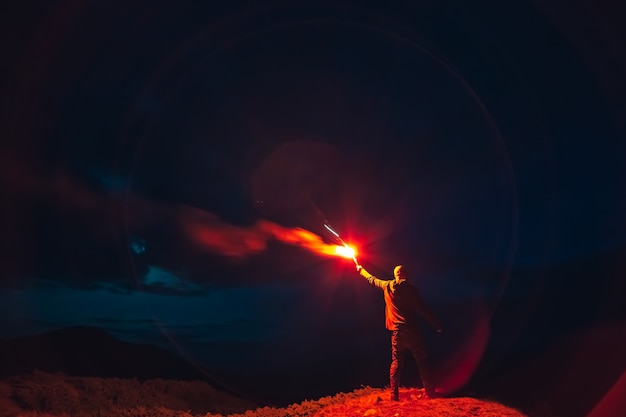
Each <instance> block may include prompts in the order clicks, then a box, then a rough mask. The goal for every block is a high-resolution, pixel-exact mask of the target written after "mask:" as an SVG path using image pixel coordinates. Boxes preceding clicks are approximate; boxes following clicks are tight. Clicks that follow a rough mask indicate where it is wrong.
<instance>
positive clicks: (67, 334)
mask: <svg viewBox="0 0 626 417" xmlns="http://www.w3.org/2000/svg"><path fill="white" fill-rule="evenodd" d="M35 369H38V370H40V371H44V372H50V373H57V372H60V373H63V374H65V375H70V376H93V377H103V378H114V377H115V378H137V379H139V380H146V379H154V378H163V379H178V380H187V381H190V380H205V381H207V382H210V383H211V384H212V385H214V386H215V385H218V384H215V381H211V380H210V377H209V376H208V374H207V373H206V372H203V370H201V369H200V368H198V367H196V366H194V365H193V364H191V363H189V362H187V361H185V360H184V359H182V358H180V357H178V356H176V355H174V354H172V353H170V352H168V351H166V350H164V349H161V348H159V347H157V346H155V345H150V344H135V343H129V342H124V341H121V340H119V339H116V338H115V337H113V336H111V335H110V334H109V333H107V332H105V331H104V330H102V329H100V328H96V327H82V326H79V327H68V328H63V329H59V330H54V331H51V332H48V333H43V334H39V335H34V336H27V337H20V338H16V339H10V340H0V377H8V376H13V375H18V374H23V373H29V372H31V371H33V370H35ZM216 388H223V387H217V386H216Z"/></svg>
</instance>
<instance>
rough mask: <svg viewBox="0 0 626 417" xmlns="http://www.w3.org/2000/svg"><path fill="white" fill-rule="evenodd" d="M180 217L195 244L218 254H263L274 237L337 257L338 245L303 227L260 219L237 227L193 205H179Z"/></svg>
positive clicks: (188, 235) (311, 250) (317, 252)
mask: <svg viewBox="0 0 626 417" xmlns="http://www.w3.org/2000/svg"><path fill="white" fill-rule="evenodd" d="M178 218H179V221H180V223H181V225H182V227H183V230H184V231H185V235H186V237H187V238H188V239H189V240H190V241H191V242H192V243H194V244H195V245H197V247H198V248H199V249H202V250H205V251H208V252H212V253H215V254H218V255H223V256H230V257H244V256H248V255H252V254H256V253H260V252H263V251H264V250H265V249H266V248H267V244H268V242H269V241H271V240H274V241H278V242H281V243H284V244H288V245H293V246H298V247H301V248H303V249H306V250H308V251H310V252H313V253H316V254H319V255H327V256H338V254H337V252H336V250H335V248H336V245H331V244H327V243H325V242H324V241H323V239H322V237H321V236H319V235H317V234H315V233H313V232H310V231H308V230H305V229H302V228H288V227H284V226H281V225H279V224H276V223H273V222H270V221H268V220H259V221H258V222H257V223H256V224H255V225H254V226H252V227H241V226H234V225H230V224H226V223H223V222H221V221H220V220H219V219H218V218H217V217H216V216H214V215H212V214H210V213H207V212H205V211H202V210H199V209H195V208H191V207H180V208H179V209H178Z"/></svg>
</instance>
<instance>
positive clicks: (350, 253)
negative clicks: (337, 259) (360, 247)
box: [335, 245, 356, 259]
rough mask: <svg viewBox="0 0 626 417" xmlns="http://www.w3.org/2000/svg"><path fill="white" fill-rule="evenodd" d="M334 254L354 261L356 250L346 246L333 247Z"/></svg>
mask: <svg viewBox="0 0 626 417" xmlns="http://www.w3.org/2000/svg"><path fill="white" fill-rule="evenodd" d="M335 252H336V253H337V255H339V256H341V257H344V258H348V259H356V250H355V249H354V248H352V247H350V246H348V245H345V246H339V245H337V246H335Z"/></svg>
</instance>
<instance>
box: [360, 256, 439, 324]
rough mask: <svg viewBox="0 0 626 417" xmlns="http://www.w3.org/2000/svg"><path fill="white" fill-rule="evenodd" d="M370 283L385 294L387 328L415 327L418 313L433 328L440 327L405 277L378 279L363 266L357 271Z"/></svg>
mask: <svg viewBox="0 0 626 417" xmlns="http://www.w3.org/2000/svg"><path fill="white" fill-rule="evenodd" d="M359 273H360V274H361V276H363V277H364V278H365V279H366V280H367V281H368V282H369V283H370V284H372V285H374V286H376V287H378V288H381V289H382V290H383V293H384V295H385V327H387V330H401V329H402V328H403V327H405V326H410V327H414V328H416V327H417V325H418V323H417V317H418V315H419V316H421V317H422V318H424V319H425V320H426V321H427V322H428V323H429V324H430V325H431V326H432V327H433V329H435V330H437V329H440V328H441V326H440V324H439V321H438V320H437V318H436V317H435V316H434V315H433V314H432V312H431V311H430V310H429V309H428V307H427V306H426V304H425V303H424V301H422V298H421V297H420V295H419V293H418V292H417V289H416V288H415V286H413V284H411V283H410V282H409V281H407V280H406V279H400V280H397V281H396V280H395V279H392V280H382V279H378V278H376V277H375V276H373V275H372V274H370V273H369V272H367V271H366V270H365V269H364V268H362V269H361V271H360V272H359Z"/></svg>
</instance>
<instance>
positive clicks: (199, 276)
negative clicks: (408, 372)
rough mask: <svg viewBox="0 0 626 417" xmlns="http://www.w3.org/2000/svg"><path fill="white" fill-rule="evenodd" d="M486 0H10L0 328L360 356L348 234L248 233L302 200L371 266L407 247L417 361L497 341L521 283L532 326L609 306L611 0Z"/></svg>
mask: <svg viewBox="0 0 626 417" xmlns="http://www.w3.org/2000/svg"><path fill="white" fill-rule="evenodd" d="M357 3H358V5H356V4H357ZM492 3H493V4H492ZM496 3H497V2H482V1H479V2H473V4H472V5H468V4H464V2H458V4H457V2H452V3H446V5H445V6H444V5H440V4H438V3H437V2H430V1H425V2H399V3H397V4H396V5H394V6H382V5H368V4H366V3H362V2H352V3H351V2H345V3H338V2H328V3H327V2H320V3H315V4H308V3H302V4H288V3H280V2H265V3H263V4H262V5H261V4H260V3H259V4H256V5H250V4H243V3H240V2H224V3H223V4H220V3H217V2H213V4H199V3H195V2H184V1H183V2H161V3H158V4H154V3H153V2H149V1H145V2H132V3H131V4H130V5H129V4H127V3H126V2H117V1H114V2H106V3H103V2H100V3H93V4H90V5H84V4H76V3H74V2H70V1H49V2H34V1H30V2H25V3H20V5H13V6H10V7H11V8H12V9H11V10H9V11H8V12H7V13H4V17H3V18H2V19H3V28H4V29H3V37H4V39H5V40H6V42H4V44H3V55H4V56H5V58H6V59H3V62H4V63H3V66H2V68H1V70H2V75H3V77H2V80H3V84H2V88H3V89H2V113H1V114H0V117H1V119H0V120H1V125H0V136H1V137H2V138H3V139H2V144H3V151H2V155H1V158H2V164H1V165H2V168H1V171H0V175H1V176H0V186H1V187H2V190H3V191H2V192H3V194H4V195H5V196H8V198H7V199H6V201H7V202H6V203H5V204H4V206H3V216H2V222H3V223H2V227H3V230H4V232H3V236H2V238H1V240H0V242H1V244H2V254H3V264H4V268H3V271H2V280H1V282H0V284H1V285H2V288H1V291H0V299H1V301H2V302H0V312H1V313H2V314H1V315H0V325H1V326H0V336H2V337H5V338H6V337H15V336H19V335H26V334H31V333H36V332H41V331H46V330H49V329H53V328H58V327H63V326H69V325H83V324H87V325H95V326H100V327H103V328H104V329H107V330H109V331H112V332H113V333H114V334H116V335H118V336H120V337H122V338H124V339H126V340H131V341H150V342H154V343H158V344H160V345H162V346H165V347H168V348H171V349H174V350H176V351H178V352H179V353H182V354H184V355H187V356H188V357H189V358H191V359H193V360H194V361H196V362H198V363H201V364H203V365H205V366H208V367H210V368H220V369H223V370H224V369H225V370H233V373H235V372H239V371H241V370H243V371H247V372H248V373H250V374H253V375H254V374H263V373H270V372H272V371H275V372H276V373H278V374H280V373H281V372H283V371H285V372H287V370H289V369H294V368H296V369H300V370H301V372H302V373H304V374H306V372H313V370H314V369H316V368H319V366H320V364H321V363H323V364H324V365H325V366H331V367H332V366H333V364H347V365H346V366H348V367H349V366H355V367H358V366H362V361H370V360H371V361H376V360H377V359H379V360H380V361H381V362H383V361H384V360H386V357H387V352H386V349H387V343H388V341H387V334H386V332H385V330H384V326H383V317H382V297H381V296H380V294H378V293H377V292H376V291H375V290H373V289H372V288H369V287H367V285H366V283H365V282H364V281H361V280H360V279H359V278H358V276H357V275H356V274H355V273H354V271H353V265H352V263H351V261H344V260H340V259H329V258H325V257H321V256H319V255H317V254H313V253H310V252H307V251H305V250H304V249H302V248H298V247H293V246H289V245H285V244H283V243H279V242H274V241H265V240H264V239H261V240H260V241H259V240H258V236H257V235H255V234H254V233H253V231H254V230H255V229H254V227H255V224H256V222H258V221H259V220H262V219H266V220H269V221H272V222H275V223H277V224H281V225H283V226H286V227H302V228H305V229H307V230H310V231H313V232H315V233H318V234H320V235H321V236H323V237H324V238H325V239H330V238H331V236H329V235H328V234H327V233H326V234H325V233H324V229H323V227H322V219H321V216H320V214H319V212H318V211H317V209H319V210H321V212H323V215H324V216H325V217H326V218H327V219H328V220H329V221H330V223H331V224H332V225H333V226H334V227H335V228H336V229H337V230H339V231H340V232H341V233H342V234H343V235H344V237H345V238H347V240H350V241H354V242H355V243H356V244H357V245H358V246H359V249H360V252H361V254H360V260H361V261H362V262H363V263H364V264H365V265H366V266H367V267H368V269H370V270H371V271H372V272H374V273H376V274H380V275H381V276H385V274H387V275H389V273H390V271H391V270H392V268H393V266H394V265H395V264H397V263H404V264H405V265H407V266H408V268H409V269H410V270H411V271H413V274H414V277H415V281H416V283H417V285H418V287H419V288H420V289H421V290H422V292H423V293H424V297H425V298H426V299H427V300H428V301H429V302H430V304H431V305H432V308H433V309H434V310H436V311H438V312H439V314H440V315H441V316H442V317H443V319H444V322H445V323H446V327H448V328H449V329H451V331H450V332H448V334H447V335H446V338H445V339H439V340H433V341H432V343H433V345H434V346H435V347H436V348H437V351H438V352H439V354H438V355H439V360H440V362H442V363H443V362H445V361H450V360H451V359H450V358H458V357H459V356H463V357H464V360H465V362H464V363H470V365H469V368H472V367H473V366H477V365H478V361H479V360H480V359H481V353H482V352H483V350H485V349H487V346H488V344H494V345H495V346H506V347H507V349H516V348H518V349H523V348H522V347H520V346H526V343H527V342H528V340H526V339H525V340H523V341H521V338H522V335H524V334H525V333H524V332H525V331H526V332H528V331H529V330H528V329H529V327H528V326H532V323H541V322H543V321H542V315H543V314H548V313H549V312H547V311H546V310H545V308H544V307H545V306H546V305H547V304H558V305H560V306H561V307H560V308H558V309H559V311H561V314H562V316H563V317H564V318H563V320H561V321H558V322H557V323H556V326H557V327H556V329H557V330H556V331H555V332H553V333H554V334H557V335H558V334H560V333H565V332H568V331H571V329H572V328H577V327H579V326H583V324H584V325H587V324H588V322H589V321H592V322H593V320H614V319H615V317H617V318H621V319H623V311H622V310H619V311H617V312H614V314H617V316H611V317H613V318H609V317H608V316H607V317H605V316H601V315H600V313H598V311H599V310H601V308H600V307H601V306H602V305H604V304H605V303H608V304H610V303H612V302H613V301H611V300H614V298H610V297H609V298H610V300H608V301H607V300H606V299H605V298H604V296H605V292H603V291H605V290H606V291H608V289H610V288H613V287H616V288H621V287H620V285H621V284H619V283H618V282H617V281H616V280H617V278H616V277H617V276H619V274H620V273H619V271H623V263H622V264H620V263H619V262H618V260H619V259H620V255H619V254H623V253H624V248H625V243H626V233H625V232H626V217H625V216H624V214H623V213H624V212H625V210H624V209H625V208H626V207H625V205H626V199H625V189H624V179H625V172H624V168H623V166H624V160H623V159H624V155H626V154H625V152H624V151H625V148H624V133H625V132H624V129H625V128H626V126H625V125H624V123H623V120H624V119H623V103H624V89H623V87H624V84H623V77H621V76H619V70H620V69H622V70H623V69H624V64H625V63H626V56H625V55H624V54H623V52H622V51H621V49H620V45H621V40H623V39H621V38H620V33H619V30H620V29H619V27H618V26H617V25H616V22H617V20H613V18H612V17H611V15H612V13H609V11H608V10H605V9H601V8H599V6H591V5H590V4H586V2H582V1H581V2H577V3H576V2H575V3H573V4H571V5H570V6H568V8H567V9H561V8H558V7H556V5H551V3H555V2H548V3H546V4H544V5H542V6H541V7H539V6H537V5H534V4H532V2H531V3H527V2H523V1H516V2H513V3H511V4H509V3H510V2H507V5H506V6H503V5H500V4H496ZM583 12H584V13H583ZM613 15H614V16H616V13H613ZM584 16H588V20H585V19H586V18H585V17H584ZM594 19H596V20H594ZM598 19H600V20H599V21H602V22H603V25H601V26H596V25H595V24H594V22H596V21H598ZM602 19H603V20H602ZM591 43H593V44H594V45H601V46H602V47H601V48H600V47H598V48H595V47H591V46H589V45H590V44H591ZM207 242H209V243H207ZM581 262H582V263H584V265H586V268H587V269H584V271H585V272H587V271H588V270H593V267H589V265H597V271H601V273H600V274H599V276H594V277H590V276H588V274H586V273H584V274H583V273H582V272H581V273H580V274H578V275H576V274H574V275H571V271H576V267H575V266H576V265H579V263H581ZM607 262H608V263H609V264H610V266H607ZM620 268H622V269H620ZM546 271H550V272H549V273H546ZM564 274H567V275H568V276H567V277H565V276H564ZM561 283H563V285H565V287H561ZM586 284H589V285H592V286H593V285H595V286H596V288H602V289H603V290H596V291H595V292H594V291H591V299H590V300H587V301H590V302H589V303H588V308H589V312H590V313H589V314H588V315H586V316H587V318H586V319H585V320H581V321H579V318H580V316H579V315H576V314H573V315H571V316H570V315H569V314H568V311H570V309H575V308H576V303H577V302H578V301H581V300H584V299H585V297H589V294H590V293H589V292H587V291H586V290H585V286H586ZM560 290H562V291H564V292H566V291H571V294H572V296H571V297H570V298H569V299H568V300H562V299H561V300H557V299H554V300H553V302H551V301H550V300H552V298H551V297H553V296H555V295H556V293H557V292H558V291H560ZM538 299H539V300H543V301H540V302H537V300H538ZM568 317H569V318H568ZM583 322H584V323H583ZM529 323H530V324H529ZM559 326H561V327H559ZM539 328H541V326H539ZM531 329H532V327H531ZM542 329H543V328H541V329H540V330H541V331H543V330H542ZM558 329H562V331H561V330H558ZM541 331H540V332H539V333H541ZM553 337H554V336H553ZM516 343H517V344H516ZM364 345H367V346H368V347H367V348H363V346H364ZM468 346H470V347H471V348H468ZM313 347H314V348H313ZM464 351H466V352H467V353H466V354H461V353H460V352H464ZM488 351H489V350H488ZM494 352H499V354H503V353H502V352H501V351H498V350H497V349H495V348H494ZM464 355H465V356H464ZM494 355H495V353H494ZM364 358H366V359H364ZM372 366H374V365H372ZM385 366H386V363H383V366H382V369H383V371H382V375H381V379H380V380H381V381H382V382H381V383H382V384H384V383H385V372H386V371H385V370H384V367H385ZM374 367H375V366H374ZM470 371H471V369H470ZM468 372H469V371H468ZM469 376H470V374H469V373H467V374H466V375H465V376H464V377H469ZM338 379H340V378H338ZM376 381H377V380H376ZM376 381H374V382H371V381H366V383H375V382H376ZM346 384H349V382H346Z"/></svg>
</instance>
